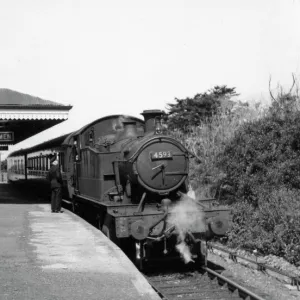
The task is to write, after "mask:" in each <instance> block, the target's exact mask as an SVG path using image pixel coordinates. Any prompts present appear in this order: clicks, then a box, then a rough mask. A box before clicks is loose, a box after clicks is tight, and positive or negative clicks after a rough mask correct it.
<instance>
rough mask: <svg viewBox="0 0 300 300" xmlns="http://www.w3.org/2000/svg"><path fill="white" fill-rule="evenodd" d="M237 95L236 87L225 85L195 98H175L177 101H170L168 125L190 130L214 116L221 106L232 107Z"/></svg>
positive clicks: (224, 107) (185, 130)
mask: <svg viewBox="0 0 300 300" xmlns="http://www.w3.org/2000/svg"><path fill="white" fill-rule="evenodd" d="M237 95H238V94H237V93H236V92H235V88H228V87H227V86H226V85H223V86H215V87H214V88H213V89H211V90H208V91H207V92H205V93H203V94H197V95H195V96H194V98H185V99H177V98H175V101H176V103H175V104H172V103H169V104H168V107H167V109H168V111H169V113H168V125H169V127H171V128H173V129H175V128H181V129H182V131H183V132H188V131H189V130H190V127H191V126H199V125H200V124H201V123H202V121H203V120H204V119H205V120H207V119H210V118H212V117H213V116H214V115H215V114H216V113H217V111H219V110H220V108H223V109H225V110H226V109H230V107H232V105H233V102H232V101H230V99H231V98H232V97H234V96H237Z"/></svg>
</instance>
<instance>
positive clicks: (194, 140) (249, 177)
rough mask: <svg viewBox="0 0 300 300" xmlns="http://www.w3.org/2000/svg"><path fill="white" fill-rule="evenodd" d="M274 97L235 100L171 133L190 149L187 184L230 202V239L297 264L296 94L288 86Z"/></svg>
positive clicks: (299, 123) (299, 125)
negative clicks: (263, 105)
mask: <svg viewBox="0 0 300 300" xmlns="http://www.w3.org/2000/svg"><path fill="white" fill-rule="evenodd" d="M294 83H295V80H294ZM293 87H294V84H293ZM271 97H272V103H271V105H270V107H269V108H268V109H266V110H263V109H260V107H259V106H254V107H250V106H249V105H247V104H242V103H240V102H235V104H234V105H233V106H232V108H231V109H229V110H228V109H227V110H222V109H221V110H220V109H218V110H217V111H213V112H212V113H211V115H209V114H208V116H209V117H207V115H205V116H203V117H202V118H201V119H200V120H199V119H198V122H199V123H198V125H197V126H190V127H189V129H188V130H184V131H182V130H173V131H172V134H173V135H174V136H175V137H176V138H178V139H180V140H181V141H182V142H183V143H184V144H185V145H186V146H187V148H188V149H189V150H190V151H192V152H193V153H194V154H195V158H194V159H193V161H192V164H191V185H192V186H193V187H194V188H197V192H198V193H197V194H198V197H201V198H202V197H217V198H219V199H220V202H221V203H226V204H230V205H231V207H232V209H233V226H232V228H231V230H230V232H229V233H228V237H227V243H228V245H229V246H232V247H239V248H244V249H248V250H254V249H256V250H258V251H259V253H261V254H266V255H267V254H274V255H278V256H282V257H284V258H286V259H287V260H288V261H290V262H292V263H298V262H300V246H298V245H300V226H299V225H300V201H299V200H300V111H299V103H300V102H299V95H298V91H297V90H296V91H293V88H291V89H290V91H288V92H286V93H285V92H284V91H283V89H280V90H279V92H278V94H277V96H276V97H274V96H273V95H272V94H271ZM229 100H230V98H229Z"/></svg>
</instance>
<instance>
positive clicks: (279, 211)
mask: <svg viewBox="0 0 300 300" xmlns="http://www.w3.org/2000/svg"><path fill="white" fill-rule="evenodd" d="M258 198H259V199H258V206H257V208H254V206H253V205H252V204H251V203H249V202H247V201H240V202H237V203H235V204H234V205H233V215H234V217H233V227H232V228H231V230H230V232H229V234H228V246H230V247H238V248H244V249H246V250H250V251H252V250H254V249H256V250H258V252H259V253H260V254H262V255H268V254H273V255H277V256H281V257H284V258H285V259H286V260H287V261H289V262H291V263H296V262H299V261H300V201H299V199H300V192H299V190H288V189H286V188H284V187H282V188H279V189H274V190H273V191H272V192H271V193H270V192H269V191H261V192H260V194H259V196H258Z"/></svg>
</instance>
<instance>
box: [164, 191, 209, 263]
mask: <svg viewBox="0 0 300 300" xmlns="http://www.w3.org/2000/svg"><path fill="white" fill-rule="evenodd" d="M170 213H171V214H170V216H169V218H168V222H169V223H170V224H171V225H175V227H176V231H177V233H178V244H177V246H176V249H177V251H178V252H179V253H180V254H181V256H182V258H183V260H184V262H185V263H189V262H191V261H193V259H192V254H191V251H190V248H189V246H188V245H187V244H186V242H185V239H186V236H187V233H188V232H192V233H193V232H194V233H195V232H203V231H205V222H204V213H203V211H202V210H201V209H200V206H199V205H197V203H196V201H195V200H194V199H192V198H191V197H189V196H187V195H183V196H182V198H181V199H180V201H179V202H178V203H177V204H175V205H174V206H173V207H172V208H171V210H170Z"/></svg>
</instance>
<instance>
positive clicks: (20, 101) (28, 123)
mask: <svg viewBox="0 0 300 300" xmlns="http://www.w3.org/2000/svg"><path fill="white" fill-rule="evenodd" d="M71 108H72V106H70V105H63V104H60V103H57V102H54V101H50V100H43V99H41V98H38V97H34V96H30V95H26V94H22V93H19V92H16V91H12V90H9V89H0V150H6V149H4V148H5V147H7V146H8V145H14V144H17V143H19V142H21V141H23V140H25V139H27V138H29V137H31V136H33V135H35V134H37V133H39V132H42V131H44V130H46V129H48V128H50V127H52V126H54V125H57V124H59V123H61V122H63V121H65V120H67V119H68V116H69V110H70V109H71Z"/></svg>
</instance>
